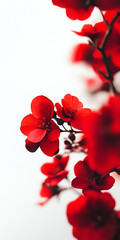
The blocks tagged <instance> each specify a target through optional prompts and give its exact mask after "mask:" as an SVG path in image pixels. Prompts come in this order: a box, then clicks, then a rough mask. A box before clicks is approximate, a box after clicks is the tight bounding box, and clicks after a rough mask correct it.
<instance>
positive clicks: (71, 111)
mask: <svg viewBox="0 0 120 240" xmlns="http://www.w3.org/2000/svg"><path fill="white" fill-rule="evenodd" d="M76 112H77V110H75V109H72V108H71V107H70V108H69V109H66V111H65V115H66V116H67V117H69V118H73V117H74V115H75V113H76Z"/></svg>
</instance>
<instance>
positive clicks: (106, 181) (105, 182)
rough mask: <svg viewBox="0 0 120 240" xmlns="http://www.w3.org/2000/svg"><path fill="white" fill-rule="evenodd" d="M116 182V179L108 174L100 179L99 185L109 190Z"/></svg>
mask: <svg viewBox="0 0 120 240" xmlns="http://www.w3.org/2000/svg"><path fill="white" fill-rule="evenodd" d="M114 183H115V179H114V178H113V177H112V176H110V175H108V176H106V177H104V178H103V179H102V180H101V181H100V183H99V187H100V188H101V190H108V189H110V188H111V187H112V186H113V184H114Z"/></svg>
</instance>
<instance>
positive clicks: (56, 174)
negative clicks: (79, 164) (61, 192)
mask: <svg viewBox="0 0 120 240" xmlns="http://www.w3.org/2000/svg"><path fill="white" fill-rule="evenodd" d="M68 160H69V156H62V155H60V154H58V155H56V156H54V157H53V162H52V163H45V164H43V165H42V167H41V172H42V173H43V174H45V175H46V176H47V178H46V180H45V182H46V183H48V184H49V185H50V186H54V185H57V184H58V183H59V182H61V181H62V180H63V179H64V178H65V177H66V176H67V174H68V171H67V170H65V167H66V165H67V163H68Z"/></svg>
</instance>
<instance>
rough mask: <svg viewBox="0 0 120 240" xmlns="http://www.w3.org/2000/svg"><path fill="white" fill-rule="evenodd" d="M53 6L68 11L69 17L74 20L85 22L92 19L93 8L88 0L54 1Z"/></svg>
mask: <svg viewBox="0 0 120 240" xmlns="http://www.w3.org/2000/svg"><path fill="white" fill-rule="evenodd" d="M52 2H53V4H54V5H56V6H58V7H61V8H65V9H66V14H67V16H68V17H69V18H70V19H72V20H75V19H79V20H85V19H87V18H89V17H90V15H91V13H92V11H93V6H90V4H89V3H88V0H52Z"/></svg>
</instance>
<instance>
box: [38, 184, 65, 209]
mask: <svg viewBox="0 0 120 240" xmlns="http://www.w3.org/2000/svg"><path fill="white" fill-rule="evenodd" d="M60 192H61V189H60V188H59V187H58V186H53V187H51V186H49V185H48V184H47V183H46V182H44V183H42V186H41V189H40V196H41V197H42V198H44V201H43V202H39V203H38V205H40V206H43V205H44V204H45V203H46V202H48V201H49V200H50V199H51V198H52V197H53V196H55V195H59V193H60Z"/></svg>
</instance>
